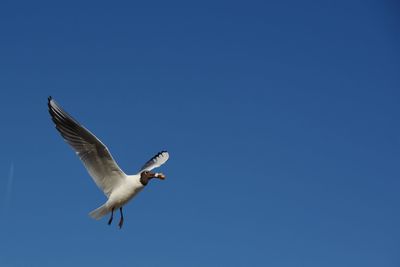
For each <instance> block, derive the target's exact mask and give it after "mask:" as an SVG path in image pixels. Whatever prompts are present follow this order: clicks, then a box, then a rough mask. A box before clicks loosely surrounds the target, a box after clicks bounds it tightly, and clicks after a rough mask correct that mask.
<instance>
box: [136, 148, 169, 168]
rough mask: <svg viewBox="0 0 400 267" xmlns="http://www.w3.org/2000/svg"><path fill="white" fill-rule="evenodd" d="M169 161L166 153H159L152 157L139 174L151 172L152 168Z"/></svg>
mask: <svg viewBox="0 0 400 267" xmlns="http://www.w3.org/2000/svg"><path fill="white" fill-rule="evenodd" d="M168 159H169V154H168V152H167V151H161V152H159V153H158V154H157V155H155V156H154V157H152V158H151V159H150V160H149V161H147V162H146V164H144V165H143V167H142V168H141V170H140V172H142V171H151V170H152V169H154V168H158V167H160V166H161V165H163V164H164V163H165V162H167V160H168Z"/></svg>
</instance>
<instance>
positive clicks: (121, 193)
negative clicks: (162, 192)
mask: <svg viewBox="0 0 400 267" xmlns="http://www.w3.org/2000/svg"><path fill="white" fill-rule="evenodd" d="M143 187H144V186H143V185H142V183H141V182H140V175H128V176H126V178H125V179H124V181H123V182H121V183H120V185H119V186H118V187H117V188H115V189H114V190H113V191H112V193H111V195H110V197H109V199H108V201H107V205H108V206H110V207H114V208H119V207H121V206H123V205H125V204H126V203H127V202H128V201H129V200H131V199H132V198H133V197H134V196H136V195H137V194H138V193H139V192H140V191H141V190H142V189H143Z"/></svg>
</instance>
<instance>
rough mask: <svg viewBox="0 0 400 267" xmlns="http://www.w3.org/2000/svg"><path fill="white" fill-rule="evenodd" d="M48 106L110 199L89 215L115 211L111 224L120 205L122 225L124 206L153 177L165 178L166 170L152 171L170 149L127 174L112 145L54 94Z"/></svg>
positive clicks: (62, 131) (53, 117)
mask: <svg viewBox="0 0 400 267" xmlns="http://www.w3.org/2000/svg"><path fill="white" fill-rule="evenodd" d="M48 107H49V113H50V115H51V117H52V120H53V122H54V123H55V125H56V129H57V130H58V131H59V132H60V134H61V135H62V137H63V138H64V140H65V141H66V142H67V143H68V144H69V145H71V147H72V148H73V149H74V150H75V152H76V154H77V155H78V157H79V158H80V159H81V161H82V163H83V164H84V165H85V167H86V169H87V171H88V172H89V174H90V176H91V177H92V178H93V181H94V182H95V183H96V185H97V186H98V187H99V188H100V189H101V190H102V191H103V192H104V194H105V195H106V196H107V198H108V200H107V201H106V203H104V204H103V205H102V206H100V207H99V208H97V209H95V210H93V211H92V212H90V213H89V215H90V216H91V217H92V218H94V219H100V218H102V217H103V216H105V215H106V214H108V213H110V212H111V218H110V220H109V222H108V223H109V224H111V222H112V218H113V214H114V210H116V209H119V210H120V212H121V220H120V223H119V226H120V227H122V223H123V214H122V207H123V206H124V205H125V204H126V203H128V202H129V201H130V200H131V199H132V198H133V197H135V196H136V195H137V194H138V193H139V192H140V191H142V190H143V188H144V187H145V186H146V185H147V184H148V182H149V180H150V179H152V178H159V179H165V176H164V175H163V174H162V173H152V172H151V170H152V169H154V168H157V167H159V166H161V165H162V164H164V163H165V162H166V161H167V160H168V158H169V154H168V152H167V151H162V152H160V153H158V154H157V155H155V156H154V157H153V158H151V159H150V160H149V161H147V162H146V164H145V165H144V166H143V167H142V168H141V170H140V171H139V172H138V173H137V174H135V175H127V174H125V173H124V172H123V171H122V170H121V169H120V168H119V166H118V165H117V163H116V162H115V160H114V159H113V157H112V156H111V153H110V152H109V150H108V148H107V147H106V146H105V145H104V144H103V143H102V142H101V141H100V140H99V139H98V138H97V137H96V136H95V135H94V134H92V133H91V132H90V131H89V130H87V129H86V128H85V127H83V126H82V125H80V124H79V123H78V122H77V121H76V120H75V119H73V118H72V117H71V116H70V115H69V114H68V113H66V112H65V111H64V110H63V109H62V108H61V107H60V106H59V105H58V104H57V103H56V102H55V101H54V100H53V99H52V98H51V97H49V102H48Z"/></svg>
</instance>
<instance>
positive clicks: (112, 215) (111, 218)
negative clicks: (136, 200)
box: [108, 208, 114, 225]
mask: <svg viewBox="0 0 400 267" xmlns="http://www.w3.org/2000/svg"><path fill="white" fill-rule="evenodd" d="M113 217H114V208H112V209H111V217H110V219H109V220H108V225H110V224H111V222H112V220H113Z"/></svg>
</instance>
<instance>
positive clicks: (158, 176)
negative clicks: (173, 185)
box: [155, 172, 165, 180]
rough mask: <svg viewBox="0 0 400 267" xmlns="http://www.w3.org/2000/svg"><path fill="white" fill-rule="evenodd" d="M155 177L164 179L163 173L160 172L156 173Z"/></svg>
mask: <svg viewBox="0 0 400 267" xmlns="http://www.w3.org/2000/svg"><path fill="white" fill-rule="evenodd" d="M155 177H156V178H158V179H161V180H164V179H165V175H164V174H162V173H161V172H158V173H156V175H155Z"/></svg>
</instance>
